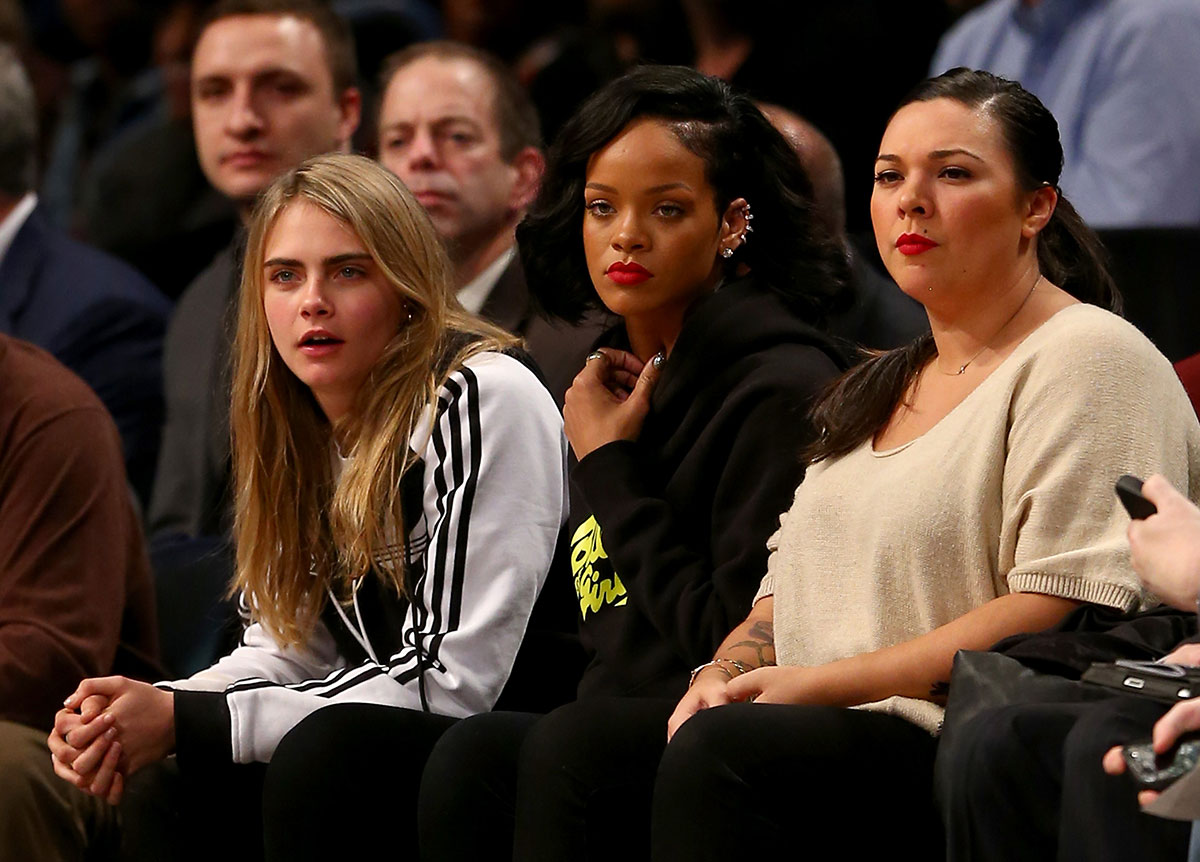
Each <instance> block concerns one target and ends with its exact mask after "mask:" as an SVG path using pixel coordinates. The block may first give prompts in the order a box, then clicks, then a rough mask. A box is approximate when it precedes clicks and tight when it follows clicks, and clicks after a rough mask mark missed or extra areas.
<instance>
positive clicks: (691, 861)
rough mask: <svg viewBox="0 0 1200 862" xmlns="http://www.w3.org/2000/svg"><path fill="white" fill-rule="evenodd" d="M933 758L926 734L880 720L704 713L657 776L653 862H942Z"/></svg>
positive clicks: (807, 710)
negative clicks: (821, 861)
mask: <svg viewBox="0 0 1200 862" xmlns="http://www.w3.org/2000/svg"><path fill="white" fill-rule="evenodd" d="M935 750H936V742H935V741H934V739H933V737H931V736H930V735H929V733H928V732H927V731H925V730H922V729H921V728H919V727H917V726H916V725H914V724H911V723H909V722H907V721H905V720H903V719H900V718H896V717H894V716H890V715H882V714H880V713H876V712H867V711H864V710H853V709H840V708H837V707H825V706H790V705H776V704H751V703H739V704H731V705H729V706H722V707H717V708H716V709H707V710H704V711H703V712H700V713H697V714H696V715H695V716H693V717H692V718H691V719H689V720H688V721H687V722H686V723H685V724H684V725H683V727H681V728H680V730H679V732H678V733H677V734H676V735H675V738H674V739H672V740H671V744H670V745H669V746H667V750H666V753H665V755H664V756H663V758H662V763H661V764H660V765H659V768H658V780H657V783H656V785H655V789H654V808H653V817H654V833H653V842H652V848H653V852H652V856H653V859H654V860H655V862H668V860H687V862H696V860H704V859H713V860H718V859H719V860H728V859H803V858H838V859H920V860H933V859H938V858H940V857H941V852H942V835H941V827H940V824H939V823H938V819H937V813H936V810H935V808H934V806H933V759H934V753H935Z"/></svg>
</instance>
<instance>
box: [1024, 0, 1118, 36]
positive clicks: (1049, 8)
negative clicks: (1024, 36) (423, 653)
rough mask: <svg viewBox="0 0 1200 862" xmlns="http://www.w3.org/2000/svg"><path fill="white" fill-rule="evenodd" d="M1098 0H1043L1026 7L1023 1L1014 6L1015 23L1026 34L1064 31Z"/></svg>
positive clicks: (1035, 34)
mask: <svg viewBox="0 0 1200 862" xmlns="http://www.w3.org/2000/svg"><path fill="white" fill-rule="evenodd" d="M1096 2H1097V0H1041V2H1040V3H1038V4H1037V5H1036V6H1026V5H1025V4H1024V3H1023V2H1021V0H1016V2H1015V3H1014V4H1013V11H1012V16H1013V23H1014V24H1016V26H1017V27H1019V28H1020V29H1022V30H1024V31H1025V32H1027V33H1029V34H1031V35H1034V36H1038V35H1048V34H1051V33H1056V32H1060V31H1062V30H1064V29H1065V28H1066V26H1067V25H1068V24H1069V23H1071V21H1072V20H1074V19H1075V18H1076V17H1077V16H1078V15H1080V14H1081V13H1082V12H1083V10H1084V9H1085V8H1086V7H1088V6H1091V5H1094V4H1095V3H1096Z"/></svg>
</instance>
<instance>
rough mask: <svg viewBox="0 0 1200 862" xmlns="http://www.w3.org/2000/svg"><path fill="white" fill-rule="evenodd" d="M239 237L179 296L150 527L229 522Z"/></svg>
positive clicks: (221, 530) (178, 528) (203, 527)
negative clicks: (231, 389) (230, 426)
mask: <svg viewBox="0 0 1200 862" xmlns="http://www.w3.org/2000/svg"><path fill="white" fill-rule="evenodd" d="M237 244H238V243H237V241H235V243H234V244H233V245H230V246H229V247H227V248H225V249H222V250H221V251H220V252H218V254H217V256H216V257H215V258H213V261H212V263H210V264H209V265H208V268H207V269H205V270H204V271H203V272H201V273H200V275H198V276H196V279H195V281H193V282H192V283H191V284H190V285H188V288H187V289H186V290H185V291H184V292H183V294H182V295H181V296H180V297H179V304H178V305H177V306H176V307H175V313H174V315H173V316H172V317H171V325H170V328H169V329H168V330H167V340H166V348H165V350H164V354H163V373H164V376H165V378H166V390H167V422H166V425H165V426H164V427H163V439H162V453H161V455H160V456H159V460H158V474H157V476H156V477H155V480H154V496H153V498H152V499H151V501H150V518H149V524H150V531H151V533H162V534H165V533H182V534H184V535H187V536H191V537H193V538H194V537H198V536H219V535H223V534H225V532H226V531H227V529H228V527H229V523H230V522H229V518H230V514H231V513H230V509H229V385H230V368H229V363H230V355H231V348H232V343H233V326H234V314H235V310H234V297H235V295H236V293H237V283H238V277H239V273H238V265H237V260H238V257H239V254H238V249H237V247H236V246H237Z"/></svg>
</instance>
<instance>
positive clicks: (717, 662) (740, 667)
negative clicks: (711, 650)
mask: <svg viewBox="0 0 1200 862" xmlns="http://www.w3.org/2000/svg"><path fill="white" fill-rule="evenodd" d="M726 664H731V665H733V667H734V669H735V670H737V673H736V674H732V673H730V672H729V671H728V669H726V668H725V667H723V665H726ZM710 667H715V668H717V669H719V670H720V671H721V672H723V673H724V674H725V676H727V677H729V678H730V679H733V678H734V676H741V675H742V674H744V673H746V672H748V671H749V670H750V667H749V665H746V664H745V663H743V662H740V661H738V660H737V659H735V658H714V659H713V660H712V661H706V662H705V663H704V664H702V665H700V667H698V668H696V669H695V670H693V671H692V676H691V678H690V679H689V680H688V688H691V687H692V684H693V683H695V682H696V677H697V676H699V675H700V672H701V671H703V670H707V669H708V668H710Z"/></svg>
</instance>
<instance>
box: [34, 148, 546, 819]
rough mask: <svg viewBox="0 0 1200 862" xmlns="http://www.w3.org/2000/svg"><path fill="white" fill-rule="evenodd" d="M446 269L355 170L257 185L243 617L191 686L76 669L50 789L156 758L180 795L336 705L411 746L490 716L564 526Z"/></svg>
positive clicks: (527, 389)
mask: <svg viewBox="0 0 1200 862" xmlns="http://www.w3.org/2000/svg"><path fill="white" fill-rule="evenodd" d="M449 273H450V271H449V264H448V262H447V259H446V255H445V253H444V251H443V249H442V247H441V245H440V243H439V241H438V239H437V234H436V233H435V231H434V229H433V227H432V225H431V224H430V222H429V220H428V218H427V217H426V215H425V213H424V211H423V210H422V209H421V207H420V206H419V205H418V204H417V202H416V201H415V200H414V199H413V197H412V196H411V195H410V194H409V192H408V191H407V189H405V188H404V186H403V185H402V184H401V183H400V182H399V180H397V179H396V178H395V177H393V176H392V175H391V174H389V173H388V172H387V171H386V170H384V169H382V168H380V167H379V166H378V165H376V164H375V163H373V162H371V161H370V160H368V159H364V158H360V157H356V156H344V155H330V156H322V157H319V158H316V159H313V160H311V161H309V162H306V163H305V164H303V165H301V166H300V167H299V168H297V169H295V170H294V171H291V172H289V173H288V174H286V175H284V176H283V177H281V178H280V179H278V180H277V181H276V182H275V183H274V184H273V185H272V186H271V187H270V189H269V190H268V191H267V192H266V193H265V195H264V197H263V199H262V200H261V201H260V203H259V204H258V207H257V209H256V211H255V214H254V217H253V219H252V221H251V224H250V230H249V236H248V241H247V250H246V258H245V267H244V276H243V280H242V289H241V297H240V301H239V302H240V304H239V308H238V324H237V337H236V342H235V372H234V389H233V408H232V423H233V452H234V465H233V466H234V477H235V482H236V510H235V517H236V520H235V536H236V544H237V569H236V579H235V587H236V589H237V590H239V591H240V593H241V596H242V598H243V604H244V607H245V610H246V613H247V614H248V616H249V620H250V623H249V625H248V627H247V629H246V631H245V634H244V637H243V640H242V645H241V646H240V647H239V648H238V649H236V650H235V651H234V652H233V653H232V654H231V655H229V656H227V657H225V658H223V659H221V660H220V661H219V662H217V664H215V665H214V666H213V667H212V668H210V669H208V670H206V671H203V672H201V673H199V674H196V675H195V676H193V677H191V678H189V679H186V680H181V681H177V682H173V683H169V684H164V685H160V686H158V687H155V686H150V685H146V684H143V683H138V682H134V681H131V680H128V679H124V678H121V677H109V678H104V679H90V680H84V681H83V682H82V683H81V684H80V686H79V688H78V689H77V690H76V691H75V693H74V694H72V695H71V696H70V697H69V698H68V699H67V701H66V708H65V709H64V710H63V711H62V712H61V713H59V716H58V721H57V723H56V727H55V730H54V732H53V733H52V734H51V736H50V739H49V744H50V748H51V751H52V753H53V755H54V761H55V769H56V771H57V772H58V774H59V775H60V776H61V777H63V778H64V779H66V780H68V781H70V782H71V783H73V784H75V785H76V786H78V787H81V788H83V789H85V790H88V791H89V792H91V793H93V794H96V795H99V796H104V797H107V798H108V799H110V800H111V801H116V800H117V799H119V798H120V796H121V794H122V789H123V784H124V781H125V780H126V779H127V778H128V777H129V776H130V775H131V774H133V773H134V772H136V771H137V770H138V769H140V768H141V767H143V766H145V765H146V764H148V763H151V762H153V761H156V760H159V759H161V758H163V757H166V756H167V755H168V754H170V753H172V752H175V753H177V755H178V764H179V768H180V773H181V775H182V776H183V777H184V779H185V781H184V784H185V786H186V785H194V782H190V781H189V780H188V779H189V776H190V775H195V776H206V775H207V776H211V775H213V765H214V764H218V763H223V764H226V765H228V764H231V763H236V764H249V763H255V762H267V761H270V760H271V759H272V755H273V754H274V752H275V749H276V747H277V745H278V744H279V742H280V740H281V739H282V738H283V737H284V735H285V734H287V733H288V731H290V730H291V729H292V728H293V727H294V726H295V725H297V724H298V723H299V722H300V721H301V720H302V719H304V718H305V717H307V716H309V715H310V714H313V713H316V712H318V711H321V710H322V708H324V707H329V706H331V705H335V704H342V703H352V704H372V705H379V706H381V707H388V708H389V709H388V710H387V712H388V714H389V715H390V716H393V717H394V716H395V715H396V714H399V713H400V712H401V710H396V709H394V707H404V708H406V710H407V711H408V712H409V714H410V715H411V716H412V717H411V718H410V719H409V720H410V721H411V722H412V729H408V730H406V731H405V734H406V736H408V737H409V738H410V739H411V738H413V737H414V736H417V735H420V734H428V735H429V736H431V737H432V738H436V735H437V734H438V733H440V731H441V729H442V728H444V727H445V726H446V725H447V724H449V723H450V722H451V721H452V720H453V719H454V718H455V717H461V716H465V715H470V714H472V713H477V712H482V711H486V710H488V709H490V708H491V707H492V706H493V704H494V703H495V701H496V699H497V697H498V696H499V694H500V691H501V689H502V687H503V686H504V684H505V681H506V679H507V676H508V673H509V671H510V670H511V668H512V664H513V660H514V657H515V655H516V651H517V647H518V645H519V644H520V641H521V638H522V636H523V634H524V631H525V626H526V623H527V620H528V616H529V613H530V611H531V609H532V607H533V604H534V600H535V598H536V597H537V595H538V591H539V589H540V587H541V584H542V582H543V580H544V579H545V576H546V572H547V570H548V569H549V567H550V562H551V557H552V556H553V552H554V548H555V544H556V539H557V537H558V534H559V531H560V528H561V525H562V524H563V522H564V519H565V514H566V493H565V458H566V450H565V441H564V438H563V433H562V421H561V419H560V417H559V414H558V411H557V409H556V407H555V405H554V402H553V400H552V398H551V397H550V395H549V394H548V392H547V391H546V389H545V387H544V386H543V385H542V383H541V382H539V380H538V379H537V376H536V374H535V373H534V372H533V371H531V370H530V369H529V368H527V367H526V366H525V364H524V363H523V361H522V359H520V358H519V356H520V354H519V353H518V352H516V351H514V350H513V348H514V344H515V342H514V339H513V338H512V337H511V336H509V335H508V334H506V333H504V332H503V331H501V330H498V329H496V328H494V327H492V326H490V325H489V324H487V323H485V322H483V321H481V320H479V319H478V318H475V317H473V316H471V315H469V314H467V313H466V312H465V311H463V310H462V308H461V307H460V306H459V305H458V304H457V302H456V301H455V300H454V299H453V298H452V295H451V293H450V288H449V285H450V274H449ZM226 771H227V772H228V771H229V770H228V768H226ZM233 772H234V773H237V770H233ZM244 772H245V771H243V773H244ZM259 772H261V770H260V771H259ZM201 784H202V785H204V784H205V782H203V781H201ZM206 786H207V785H206ZM227 792H228V791H227V789H226V787H222V790H221V794H222V795H224V794H226V793H227ZM200 795H201V796H203V795H204V794H203V793H202V794H200ZM253 814H254V815H255V816H256V812H253Z"/></svg>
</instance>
